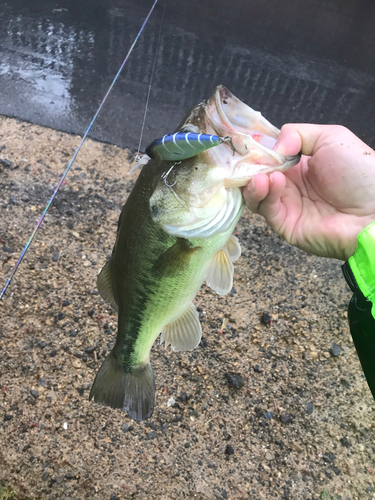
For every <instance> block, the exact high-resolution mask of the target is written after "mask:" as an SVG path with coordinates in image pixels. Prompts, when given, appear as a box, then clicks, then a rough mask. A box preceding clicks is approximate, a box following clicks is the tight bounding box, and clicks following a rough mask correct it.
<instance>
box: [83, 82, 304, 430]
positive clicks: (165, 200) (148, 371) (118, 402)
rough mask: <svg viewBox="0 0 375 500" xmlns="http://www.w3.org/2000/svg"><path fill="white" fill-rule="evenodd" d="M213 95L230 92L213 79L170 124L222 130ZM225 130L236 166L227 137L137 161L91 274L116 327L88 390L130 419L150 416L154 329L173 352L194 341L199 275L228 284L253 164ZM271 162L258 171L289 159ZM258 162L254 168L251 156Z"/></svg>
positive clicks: (222, 290) (219, 286) (219, 287)
mask: <svg viewBox="0 0 375 500" xmlns="http://www.w3.org/2000/svg"><path fill="white" fill-rule="evenodd" d="M218 99H219V100H220V102H221V101H223V100H224V101H226V102H228V101H230V99H233V100H236V98H235V97H234V96H232V95H231V94H230V93H229V91H227V89H225V88H224V87H218V88H217V89H216V90H215V92H214V95H213V97H212V98H211V100H209V101H207V102H205V103H203V104H200V105H198V106H196V107H195V108H193V110H192V112H190V114H188V115H187V117H186V118H185V120H184V121H183V122H182V124H181V125H180V127H179V130H194V131H195V130H199V132H207V133H217V132H219V131H218V130H216V129H217V128H218V127H219V126H220V127H221V129H220V132H222V129H223V128H224V130H225V131H226V132H228V125H227V124H225V123H224V124H223V123H222V120H221V121H220V120H219V121H220V123H219V125H217V126H216V128H215V127H213V126H212V119H211V118H210V109H211V115H212V106H214V107H215V110H216V109H217V106H218V105H217V100H218ZM213 101H214V103H213V104H212V102H213ZM237 101H238V100H237ZM238 102H239V103H241V101H238ZM234 104H237V102H236V101H234ZM210 105H211V108H210ZM241 105H242V106H245V108H246V110H251V108H248V107H247V106H246V105H244V104H243V103H241ZM237 107H238V105H237ZM245 108H242V107H240V106H239V109H240V110H243V109H245ZM236 109H237V108H236ZM251 112H253V113H256V112H254V111H253V110H251ZM247 113H248V111H247ZM207 115H208V117H209V119H207ZM246 116H247V115H246ZM256 116H257V119H259V116H258V115H256ZM215 118H216V116H215ZM263 120H264V119H263ZM267 123H268V122H267ZM194 127H196V128H194ZM271 127H272V126H271ZM274 130H276V131H277V129H275V128H274ZM274 130H273V129H272V132H273V133H274V135H276V132H274ZM230 132H231V134H232V136H235V138H234V141H233V142H234V145H235V147H236V144H237V148H236V149H238V150H240V149H241V147H242V149H243V150H244V152H241V151H240V152H239V153H238V158H237V159H236V168H235V170H237V172H236V174H235V175H233V168H228V161H231V162H233V161H235V160H234V159H233V158H232V156H233V152H232V150H231V149H230V147H228V145H226V144H222V145H220V146H218V147H217V148H212V149H211V150H209V151H205V152H203V153H201V154H199V155H197V156H196V157H194V158H189V159H187V160H184V161H183V162H180V163H179V164H174V163H173V162H166V161H157V160H150V161H149V162H148V163H147V164H146V165H144V166H143V169H142V170H141V172H140V174H139V177H138V179H137V181H136V183H135V185H134V187H133V189H132V192H131V193H130V195H129V197H128V199H127V201H126V203H125V205H124V207H123V210H122V212H121V215H120V219H119V225H118V234H117V239H116V243H115V246H114V249H113V252H112V257H111V259H110V260H109V261H108V262H107V264H106V265H105V266H104V268H103V269H102V271H101V273H100V275H99V277H98V289H99V292H100V294H101V295H102V297H103V298H104V299H105V300H106V301H107V302H109V303H111V304H112V305H113V306H114V307H115V309H116V310H117V311H118V333H117V338H116V343H115V346H114V347H113V349H112V351H111V353H110V354H109V356H108V357H107V358H106V360H105V361H104V363H103V365H102V367H101V368H100V370H99V372H98V373H97V376H96V378H95V381H94V384H93V386H92V389H91V392H90V399H94V401H96V402H98V403H102V404H106V405H109V406H111V407H113V408H121V409H122V410H123V411H126V412H127V413H128V415H129V416H130V417H131V418H133V419H135V420H138V421H140V420H143V419H146V418H148V417H150V416H151V414H152V412H153V408H154V401H155V385H154V378H153V374H152V368H151V365H150V351H151V347H152V345H153V343H154V342H155V340H156V338H157V337H158V335H159V334H160V333H161V341H162V342H163V341H164V342H165V343H166V345H168V344H171V345H172V347H173V349H174V350H176V351H183V350H191V349H194V348H195V347H197V345H198V344H199V342H200V339H201V334H202V330H201V326H200V322H199V316H198V313H197V311H196V309H195V306H194V304H193V302H192V301H193V299H194V297H195V295H196V294H197V292H198V290H199V289H200V287H201V285H202V283H203V282H204V281H206V283H207V284H208V285H209V286H210V287H211V288H213V289H214V290H215V291H216V292H217V293H219V294H226V293H228V292H229V291H230V290H231V288H232V286H233V264H232V262H234V261H235V260H236V259H237V258H238V257H239V256H240V247H239V244H238V241H237V239H236V238H235V237H234V236H232V233H233V231H234V228H235V226H236V224H237V221H238V219H239V218H240V216H241V214H242V211H243V208H244V204H243V200H242V194H241V190H240V186H241V185H244V184H245V182H246V181H247V180H248V179H249V178H251V176H252V175H254V173H252V175H251V172H254V163H249V164H248V165H247V167H246V166H245V165H243V162H244V157H245V159H246V155H248V149H249V148H248V147H244V146H243V138H242V137H241V136H245V134H243V132H242V131H241V132H240V136H239V137H236V133H238V130H230ZM277 132H278V131H277ZM231 134H230V133H227V134H226V135H231ZM276 137H277V135H276ZM241 140H242V142H241ZM246 140H247V138H246ZM255 142H256V144H259V143H258V142H257V141H255ZM219 148H221V150H219ZM215 150H216V151H215ZM236 154H237V153H236ZM267 154H268V153H267ZM252 155H253V156H254V152H252ZM255 156H256V155H255ZM271 156H272V154H271ZM228 158H229V160H228ZM261 158H262V159H264V155H261ZM273 161H275V160H273ZM277 161H278V163H276V164H275V163H271V162H270V161H268V163H267V164H263V165H262V169H261V171H273V170H276V169H277V168H278V169H280V170H281V169H282V170H284V169H285V168H288V167H289V166H291V165H292V164H295V163H296V162H297V160H296V158H294V159H293V160H291V159H285V158H283V157H282V161H281V160H280V159H279V158H277ZM252 162H253V159H252ZM249 166H251V167H252V169H250V170H251V172H249ZM257 166H258V171H259V162H258V163H257ZM246 168H247V171H246ZM255 173H256V172H255Z"/></svg>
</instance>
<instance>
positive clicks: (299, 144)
mask: <svg viewBox="0 0 375 500" xmlns="http://www.w3.org/2000/svg"><path fill="white" fill-rule="evenodd" d="M330 127H332V125H314V124H311V123H287V124H286V125H283V127H282V128H281V131H280V135H279V137H278V139H277V142H276V144H275V146H274V147H273V149H274V150H275V151H277V152H278V153H280V154H282V155H284V156H291V155H296V154H297V153H302V154H304V155H306V156H312V155H313V154H314V153H315V152H316V151H317V149H319V147H320V144H319V142H320V141H319V140H320V138H321V137H322V135H323V134H326V133H327V132H328V130H327V129H328V128H330Z"/></svg>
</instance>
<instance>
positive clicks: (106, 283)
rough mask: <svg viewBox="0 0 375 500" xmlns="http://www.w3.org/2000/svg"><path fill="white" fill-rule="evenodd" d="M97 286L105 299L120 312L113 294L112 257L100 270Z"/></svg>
mask: <svg viewBox="0 0 375 500" xmlns="http://www.w3.org/2000/svg"><path fill="white" fill-rule="evenodd" d="M96 286H97V287H98V290H99V293H100V295H101V297H102V299H103V300H105V301H106V302H107V303H108V304H111V306H112V307H113V308H114V309H115V310H116V312H118V305H117V302H116V299H115V296H114V294H113V288H112V278H111V259H110V260H109V261H108V262H107V263H106V265H105V266H104V267H103V269H102V270H101V271H100V273H99V275H98V279H97V281H96Z"/></svg>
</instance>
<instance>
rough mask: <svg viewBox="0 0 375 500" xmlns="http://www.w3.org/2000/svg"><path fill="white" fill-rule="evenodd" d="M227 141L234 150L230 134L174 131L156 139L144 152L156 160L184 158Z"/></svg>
mask: <svg viewBox="0 0 375 500" xmlns="http://www.w3.org/2000/svg"><path fill="white" fill-rule="evenodd" d="M223 142H228V143H229V144H230V147H231V148H232V150H233V153H234V152H235V149H234V146H233V143H232V138H231V137H230V136H226V137H219V136H217V135H209V134H197V133H194V132H176V133H174V134H166V135H164V136H163V137H161V138H160V139H156V140H155V141H153V142H152V143H151V144H150V145H149V146H147V148H146V154H147V155H148V156H149V157H150V158H154V159H158V160H170V161H176V160H186V159H187V158H192V157H193V156H196V155H197V154H198V153H202V152H203V151H206V150H207V149H210V148H213V147H215V146H219V145H220V144H222V143H223Z"/></svg>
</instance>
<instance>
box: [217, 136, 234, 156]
mask: <svg viewBox="0 0 375 500" xmlns="http://www.w3.org/2000/svg"><path fill="white" fill-rule="evenodd" d="M220 142H221V143H223V142H229V145H230V147H231V150H232V151H233V156H234V154H235V152H236V148H235V147H234V145H233V141H232V138H231V136H230V135H226V136H225V137H220Z"/></svg>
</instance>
